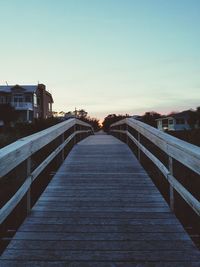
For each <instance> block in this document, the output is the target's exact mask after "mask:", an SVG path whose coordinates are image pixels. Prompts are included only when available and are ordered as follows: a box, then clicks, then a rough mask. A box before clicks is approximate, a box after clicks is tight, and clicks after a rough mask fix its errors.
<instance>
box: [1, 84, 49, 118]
mask: <svg viewBox="0 0 200 267" xmlns="http://www.w3.org/2000/svg"><path fill="white" fill-rule="evenodd" d="M52 103H53V98H52V95H51V94H50V93H49V92H48V91H46V87H45V85H44V84H38V85H5V86H0V105H2V104H10V105H11V106H12V107H14V108H15V110H16V112H17V113H18V115H19V121H23V122H32V121H33V120H34V119H36V118H43V119H46V118H49V117H51V116H52Z"/></svg>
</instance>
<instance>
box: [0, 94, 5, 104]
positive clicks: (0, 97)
mask: <svg viewBox="0 0 200 267" xmlns="http://www.w3.org/2000/svg"><path fill="white" fill-rule="evenodd" d="M0 104H5V97H4V96H0Z"/></svg>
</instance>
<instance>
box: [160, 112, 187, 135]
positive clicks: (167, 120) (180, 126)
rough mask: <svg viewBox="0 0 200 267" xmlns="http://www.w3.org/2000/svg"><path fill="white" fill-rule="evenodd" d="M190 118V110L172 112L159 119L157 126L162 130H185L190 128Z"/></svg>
mask: <svg viewBox="0 0 200 267" xmlns="http://www.w3.org/2000/svg"><path fill="white" fill-rule="evenodd" d="M189 118H190V110H185V111H182V112H180V113H175V114H171V115H169V116H164V117H161V118H159V119H157V120H156V121H157V128H158V129H159V130H162V131H166V130H168V131H183V130H190V129H191V127H190V125H189V124H188V120H189Z"/></svg>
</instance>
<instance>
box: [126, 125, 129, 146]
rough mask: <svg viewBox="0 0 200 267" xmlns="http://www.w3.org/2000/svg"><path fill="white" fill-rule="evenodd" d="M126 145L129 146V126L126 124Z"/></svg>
mask: <svg viewBox="0 0 200 267" xmlns="http://www.w3.org/2000/svg"><path fill="white" fill-rule="evenodd" d="M126 144H127V145H129V144H128V125H127V124H126Z"/></svg>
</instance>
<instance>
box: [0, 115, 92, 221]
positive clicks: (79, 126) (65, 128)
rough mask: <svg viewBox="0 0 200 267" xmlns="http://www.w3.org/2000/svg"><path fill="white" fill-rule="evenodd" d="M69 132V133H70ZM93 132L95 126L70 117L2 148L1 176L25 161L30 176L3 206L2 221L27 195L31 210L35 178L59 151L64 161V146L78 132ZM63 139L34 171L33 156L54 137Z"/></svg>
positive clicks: (88, 133)
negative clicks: (31, 190) (32, 188)
mask: <svg viewBox="0 0 200 267" xmlns="http://www.w3.org/2000/svg"><path fill="white" fill-rule="evenodd" d="M66 133H68V134H66ZM92 133H93V129H92V127H91V126H90V125H89V124H87V123H85V122H82V121H80V120H78V119H69V120H67V121H64V122H62V123H59V124H57V125H54V126H52V127H50V128H48V129H46V130H43V131H41V132H38V133H35V134H33V135H30V136H28V137H25V138H22V139H19V140H18V141H16V142H14V143H12V144H10V145H8V146H6V147H4V148H2V149H0V180H1V181H2V179H4V178H5V179H6V175H7V174H9V173H10V172H11V171H13V170H15V169H16V168H17V167H18V166H19V165H20V164H22V163H25V164H24V165H23V166H24V167H25V170H23V172H25V174H26V179H25V180H24V182H23V184H22V185H21V186H20V187H19V189H18V190H17V192H16V193H15V194H14V195H13V196H12V197H11V198H10V199H9V201H8V202H7V203H6V204H5V205H4V206H3V207H2V208H1V210H0V223H2V222H3V221H4V220H5V219H6V218H7V217H8V216H9V215H10V214H11V212H12V211H13V210H14V209H15V207H16V206H17V205H18V203H19V202H20V201H21V200H22V198H23V197H24V196H25V195H26V196H27V197H26V199H27V205H26V206H27V213H28V212H29V211H30V209H31V204H30V202H31V195H30V188H31V185H32V184H33V182H34V181H35V179H36V178H37V177H38V176H39V174H41V173H42V171H43V170H44V169H45V168H46V167H47V166H48V165H49V164H50V163H51V162H52V160H53V159H54V158H55V157H56V156H57V155H58V154H59V155H60V156H61V161H63V160H64V149H65V147H66V146H67V145H68V144H69V142H70V141H72V140H74V144H75V139H76V136H78V135H84V136H82V137H86V136H88V135H90V134H92ZM57 139H59V142H57V143H58V145H57V146H56V147H55V149H53V151H50V153H49V154H48V156H47V157H46V158H45V159H44V160H43V161H42V162H40V164H39V165H38V166H35V168H34V170H33V171H32V167H31V166H32V165H33V164H32V156H33V155H34V154H35V153H36V152H38V151H40V150H41V149H43V148H44V147H47V146H48V145H49V144H52V142H53V141H54V140H57Z"/></svg>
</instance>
